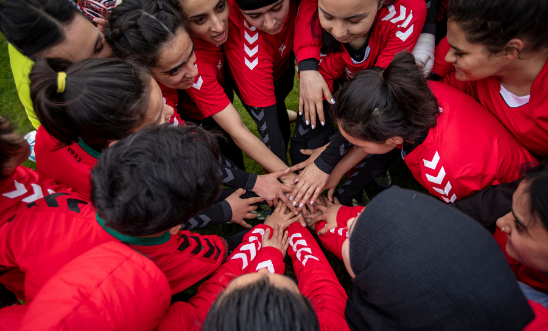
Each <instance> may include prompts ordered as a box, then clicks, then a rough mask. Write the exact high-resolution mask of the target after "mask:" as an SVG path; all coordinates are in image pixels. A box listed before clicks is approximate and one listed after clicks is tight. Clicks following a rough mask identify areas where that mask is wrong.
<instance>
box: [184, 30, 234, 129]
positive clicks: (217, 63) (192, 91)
mask: <svg viewBox="0 0 548 331" xmlns="http://www.w3.org/2000/svg"><path fill="white" fill-rule="evenodd" d="M192 42H194V52H195V53H196V67H197V68H198V76H196V78H195V80H194V84H193V85H192V87H191V88H189V89H186V90H184V91H185V92H186V93H185V94H184V96H185V97H184V98H181V100H180V103H181V110H182V112H183V114H184V115H185V116H188V117H190V118H193V119H197V120H202V119H204V118H207V117H209V116H211V115H215V114H217V113H218V112H220V111H222V110H224V109H225V108H226V107H228V105H229V104H230V100H229V99H228V97H227V96H226V93H225V91H224V89H223V86H224V79H225V78H224V70H225V65H226V59H225V54H224V52H223V48H222V47H221V46H216V45H213V44H212V43H209V42H207V41H204V40H202V39H200V38H192ZM181 96H182V95H181Z"/></svg>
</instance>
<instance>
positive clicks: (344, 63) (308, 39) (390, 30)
mask: <svg viewBox="0 0 548 331" xmlns="http://www.w3.org/2000/svg"><path fill="white" fill-rule="evenodd" d="M317 11H318V2H317V1H316V0H303V1H302V2H301V5H300V7H299V14H298V15H297V21H296V27H295V28H296V29H297V31H299V33H297V34H295V53H296V54H297V59H298V61H302V60H305V59H307V58H315V59H317V60H319V61H320V64H319V68H318V69H319V71H320V73H321V74H322V76H323V78H324V80H325V81H326V83H327V85H328V86H329V89H330V90H331V91H333V81H334V80H336V79H342V80H345V81H347V80H350V79H351V78H352V77H353V76H354V75H355V74H356V73H357V72H358V71H361V70H364V69H367V68H371V67H374V66H377V67H382V68H386V67H387V66H388V64H390V62H391V61H392V59H393V58H394V55H396V53H398V52H400V51H403V50H407V51H409V52H411V51H412V50H413V48H414V47H415V44H416V43H417V40H418V38H419V35H420V33H421V31H422V28H423V26H424V22H425V20H426V5H425V2H424V0H396V1H395V2H394V4H392V5H390V6H388V7H382V8H381V9H380V10H378V11H377V14H376V17H375V23H374V24H373V26H372V27H371V30H370V33H369V37H368V40H367V42H366V43H367V48H366V49H365V52H364V53H363V54H364V55H363V58H361V59H353V58H352V56H351V55H350V54H349V52H348V50H347V49H346V47H342V49H343V50H342V51H341V52H332V53H329V54H321V55H320V41H319V40H318V38H317V37H315V36H314V35H313V34H312V30H311V24H312V23H314V24H315V25H314V31H315V35H316V36H320V35H321V26H320V21H319V19H316V20H314V21H312V17H313V16H315V15H317V14H316V12H317ZM343 46H344V45H343ZM353 53H354V52H353Z"/></svg>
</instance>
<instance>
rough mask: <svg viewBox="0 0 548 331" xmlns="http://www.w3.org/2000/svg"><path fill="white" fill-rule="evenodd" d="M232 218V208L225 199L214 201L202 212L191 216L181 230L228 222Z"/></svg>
mask: <svg viewBox="0 0 548 331" xmlns="http://www.w3.org/2000/svg"><path fill="white" fill-rule="evenodd" d="M231 219H232V209H231V208H230V204H229V203H228V202H227V201H226V200H222V201H220V202H216V203H214V204H213V205H212V206H211V207H209V208H208V209H206V210H205V211H203V212H202V213H200V214H198V215H196V216H194V217H192V218H191V219H189V220H188V221H187V222H186V223H184V224H183V225H182V226H181V230H196V229H201V228H205V227H207V226H212V225H216V224H222V223H227V222H230V220H231Z"/></svg>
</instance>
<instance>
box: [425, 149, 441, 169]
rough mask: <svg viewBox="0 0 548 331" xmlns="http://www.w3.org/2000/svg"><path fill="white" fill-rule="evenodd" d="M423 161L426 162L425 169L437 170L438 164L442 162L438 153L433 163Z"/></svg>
mask: <svg viewBox="0 0 548 331" xmlns="http://www.w3.org/2000/svg"><path fill="white" fill-rule="evenodd" d="M422 161H423V162H424V166H425V167H427V168H430V169H432V170H436V167H437V166H438V162H439V161H440V154H438V152H437V151H436V154H434V158H433V159H432V161H428V160H426V159H422Z"/></svg>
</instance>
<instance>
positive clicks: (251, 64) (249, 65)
mask: <svg viewBox="0 0 548 331" xmlns="http://www.w3.org/2000/svg"><path fill="white" fill-rule="evenodd" d="M244 59H245V65H246V66H247V67H248V68H249V69H251V70H253V69H255V67H256V66H257V64H259V58H258V57H256V58H255V60H253V62H249V60H248V59H247V57H244Z"/></svg>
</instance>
